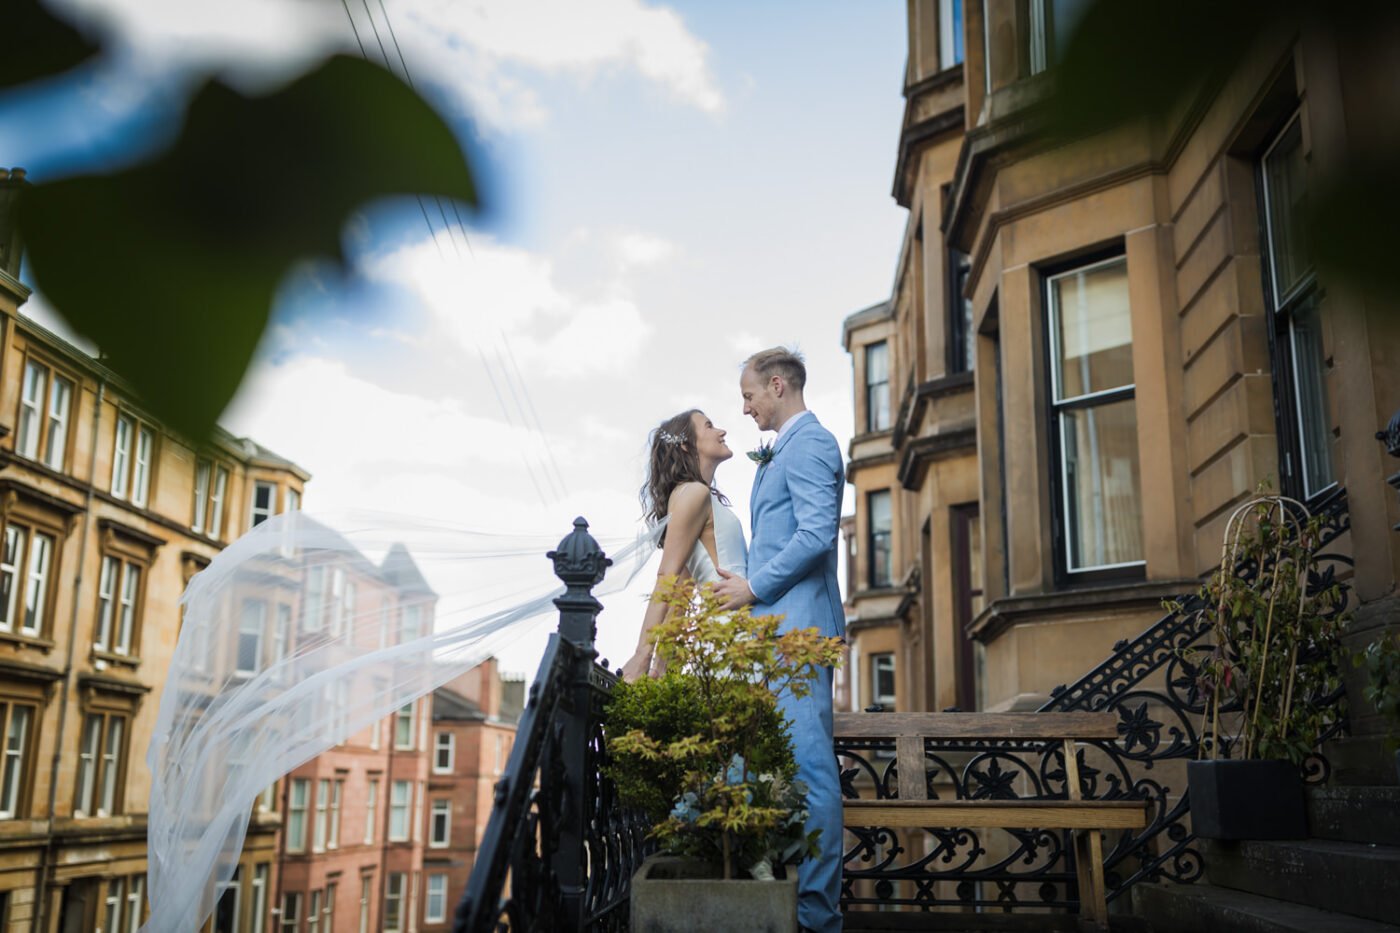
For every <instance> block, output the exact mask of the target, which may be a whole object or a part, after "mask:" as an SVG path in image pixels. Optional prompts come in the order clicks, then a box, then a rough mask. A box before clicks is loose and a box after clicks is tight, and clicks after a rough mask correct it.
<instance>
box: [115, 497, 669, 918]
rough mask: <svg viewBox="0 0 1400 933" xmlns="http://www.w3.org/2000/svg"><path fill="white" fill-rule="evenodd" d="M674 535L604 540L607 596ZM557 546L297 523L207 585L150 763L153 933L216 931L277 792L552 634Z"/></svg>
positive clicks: (402, 525) (435, 529)
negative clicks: (548, 628)
mask: <svg viewBox="0 0 1400 933" xmlns="http://www.w3.org/2000/svg"><path fill="white" fill-rule="evenodd" d="M662 527H663V526H661V525H658V526H657V527H655V528H651V529H648V530H646V531H644V532H641V533H634V534H632V535H630V536H625V537H614V538H603V537H599V538H598V540H599V543H600V544H601V545H602V546H603V548H604V550H605V551H607V552H608V554H609V556H610V557H611V558H612V560H613V567H612V569H611V570H610V571H609V573H608V576H607V577H606V578H605V579H604V582H603V583H602V584H601V585H599V586H598V587H597V588H596V589H595V591H594V592H595V593H596V594H598V595H606V594H607V593H615V592H617V591H619V590H621V589H623V588H624V587H626V586H627V584H628V583H630V582H631V581H632V580H633V579H634V578H635V577H636V576H637V574H638V573H639V572H640V571H641V569H642V567H643V566H644V565H645V564H646V562H647V560H648V559H649V558H650V557H651V556H652V555H653V554H655V553H656V541H657V537H658V535H659V533H660V531H661V528H662ZM557 542H558V537H557V536H554V537H552V538H551V537H548V536H538V537H530V536H523V535H494V534H483V533H480V532H470V531H465V530H462V529H460V528H456V527H453V526H451V525H449V524H447V523H445V522H432V521H418V522H411V521H406V520H404V519H402V518H394V517H389V516H384V515H375V514H372V513H362V514H356V515H349V516H338V517H336V518H334V519H330V518H324V517H323V518H316V517H313V516H311V515H309V514H308V513H306V512H289V513H286V514H283V515H279V516H276V517H274V518H272V519H270V520H268V521H265V522H263V523H262V524H260V525H258V526H257V527H256V528H254V529H253V530H252V531H251V532H249V533H248V534H247V535H244V536H243V537H242V538H240V539H238V540H237V541H235V542H233V543H232V544H231V545H229V547H228V548H227V549H225V550H224V551H223V552H221V553H220V554H219V555H218V556H217V557H215V558H214V559H213V561H212V562H211V563H210V564H209V566H208V567H207V568H205V569H204V570H202V571H201V572H200V573H198V574H196V575H195V577H194V578H193V579H192V580H191V581H190V585H189V587H188V589H187V590H186V592H185V596H184V599H183V600H182V608H183V613H184V616H183V622H182V624H181V629H180V636H179V640H178V642H177V644H176V647H175V652H174V657H173V660H172V663H171V666H170V671H169V674H168V676H167V679H166V683H165V688H164V692H163V693H162V695H161V699H160V708H159V712H158V716H157V722H156V729H155V733H154V736H153V738H152V740H151V745H150V750H149V752H148V753H147V759H146V760H147V763H148V764H149V766H150V770H151V797H150V814H149V824H148V839H149V858H148V869H147V872H148V890H149V892H150V899H151V907H152V912H151V916H150V919H149V920H148V921H147V923H146V924H145V926H143V927H142V931H143V933H147V931H148V933H186V931H188V930H192V929H198V928H199V927H200V926H201V925H202V924H203V922H204V920H205V918H207V917H208V916H209V915H210V913H211V912H212V911H213V909H214V905H215V900H216V896H217V892H218V891H219V889H220V885H221V884H223V883H224V882H227V881H228V880H229V879H230V878H231V877H232V876H233V872H234V870H235V868H236V866H237V865H238V859H239V853H240V852H241V850H242V847H243V840H244V836H245V833H246V831H247V826H248V820H249V817H250V815H251V812H252V809H253V806H254V803H255V801H256V798H257V797H258V795H259V794H260V793H262V792H263V791H264V790H265V789H266V788H267V787H269V786H270V785H271V784H273V783H274V782H275V781H277V780H278V779H279V778H281V777H282V776H283V775H284V774H286V773H287V772H288V771H290V770H291V769H293V768H295V767H297V766H298V765H300V764H302V763H304V762H306V761H309V760H310V759H312V758H314V757H315V756H316V755H318V754H320V753H321V752H324V751H326V750H327V749H329V748H331V747H333V746H334V745H337V744H339V743H341V742H344V741H345V740H346V739H347V738H348V737H349V736H351V735H352V734H354V733H356V732H359V731H360V730H363V729H367V728H369V727H370V726H371V725H372V724H374V723H377V722H378V721H380V720H382V719H384V718H385V717H387V716H388V715H390V714H391V713H393V712H394V711H395V710H398V709H400V708H402V707H403V706H404V705H406V704H408V703H410V702H412V701H413V700H414V699H416V698H418V697H421V696H424V695H426V694H427V693H429V692H431V691H432V690H434V689H435V688H437V687H439V686H441V685H442V684H444V683H446V682H447V681H449V680H451V679H452V678H454V677H456V676H458V675H459V674H461V673H463V672H465V671H467V670H469V669H470V668H471V667H473V666H474V665H476V664H477V663H479V662H480V661H481V660H482V659H483V658H485V657H487V656H488V655H491V654H493V653H496V652H498V651H499V650H500V649H501V648H502V647H504V646H507V645H509V644H511V643H513V642H517V641H518V640H519V639H521V638H523V637H526V636H527V635H528V633H529V632H530V631H531V630H532V629H535V628H538V627H539V626H541V625H543V624H544V623H545V621H546V620H548V619H549V618H550V616H551V612H552V610H553V606H552V600H553V599H554V598H555V597H556V596H558V595H560V594H561V593H562V592H563V587H561V586H558V585H557V581H555V579H554V577H553V574H552V573H551V572H550V569H549V566H548V563H547V562H546V561H545V560H543V555H544V554H545V552H546V551H548V550H549V549H550V547H551V545H553V544H555V543H557Z"/></svg>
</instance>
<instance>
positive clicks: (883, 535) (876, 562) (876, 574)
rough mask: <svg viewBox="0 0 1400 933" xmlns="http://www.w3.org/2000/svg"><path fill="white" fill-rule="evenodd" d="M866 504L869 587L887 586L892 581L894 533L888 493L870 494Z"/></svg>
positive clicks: (879, 491) (877, 492) (885, 491)
mask: <svg viewBox="0 0 1400 933" xmlns="http://www.w3.org/2000/svg"><path fill="white" fill-rule="evenodd" d="M867 502H868V504H869V510H868V511H869V513H870V532H869V534H870V544H869V546H868V547H867V548H866V553H867V554H869V555H870V586H871V587H881V586H889V585H890V583H891V582H892V579H893V570H892V566H893V560H892V555H891V553H890V541H891V538H892V537H893V531H894V518H893V512H892V507H891V502H890V491H889V490H888V489H881V490H877V491H876V492H872V493H870V494H869V497H868V499H867Z"/></svg>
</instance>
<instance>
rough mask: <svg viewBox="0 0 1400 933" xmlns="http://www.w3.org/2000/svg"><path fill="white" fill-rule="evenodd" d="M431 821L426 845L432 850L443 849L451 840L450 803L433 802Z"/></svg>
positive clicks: (446, 801) (442, 801)
mask: <svg viewBox="0 0 1400 933" xmlns="http://www.w3.org/2000/svg"><path fill="white" fill-rule="evenodd" d="M432 820H433V821H432V826H431V828H430V829H429V830H428V845H429V846H431V847H432V848H434V849H445V848H447V847H448V846H449V845H450V844H451V840H452V801H450V800H434V801H433V818H432Z"/></svg>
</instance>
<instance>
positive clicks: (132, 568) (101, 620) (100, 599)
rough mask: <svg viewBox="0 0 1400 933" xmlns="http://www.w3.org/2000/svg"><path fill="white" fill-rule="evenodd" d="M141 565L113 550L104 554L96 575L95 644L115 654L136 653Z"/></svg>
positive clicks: (102, 649) (96, 648)
mask: <svg viewBox="0 0 1400 933" xmlns="http://www.w3.org/2000/svg"><path fill="white" fill-rule="evenodd" d="M140 596H141V566H140V565H139V564H136V563H133V562H131V561H129V560H123V559H122V558H120V557H116V556H114V555H111V554H104V555H102V569H101V570H100V571H99V572H98V576H97V626H96V631H95V632H94V634H93V640H92V646H93V648H94V649H95V650H97V651H106V652H110V653H112V654H122V655H130V654H133V653H134V651H133V645H134V643H135V635H136V615H137V607H138V606H139V605H140Z"/></svg>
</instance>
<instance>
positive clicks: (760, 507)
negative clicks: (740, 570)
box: [749, 412, 846, 637]
mask: <svg viewBox="0 0 1400 933" xmlns="http://www.w3.org/2000/svg"><path fill="white" fill-rule="evenodd" d="M845 489H846V470H845V467H844V465H843V464H842V461H841V448H840V446H839V445H838V444H837V443H836V438H835V437H833V436H832V434H831V432H830V431H828V430H827V429H826V428H824V427H822V426H821V424H820V423H819V422H818V421H817V416H816V415H813V414H812V413H811V412H807V413H805V414H803V415H802V416H801V418H800V419H799V420H798V421H797V422H796V423H794V424H793V426H792V427H791V428H789V429H788V432H787V433H786V434H784V435H783V436H782V438H781V439H780V440H778V441H777V443H776V444H774V447H773V457H772V459H771V460H769V461H768V462H767V463H765V464H761V465H760V466H759V468H758V475H757V476H755V477H754V481H753V496H752V499H751V503H750V509H751V512H750V516H749V517H750V527H751V528H752V529H753V541H752V542H751V543H750V545H749V587H750V589H752V590H753V594H754V597H755V598H756V603H755V605H754V607H753V612H754V614H755V615H776V614H782V615H784V616H786V618H785V619H784V621H783V623H782V626H781V630H782V631H787V630H788V629H791V628H810V627H816V628H817V629H818V630H819V631H820V632H821V633H822V634H823V635H827V636H831V637H840V636H844V635H845V634H846V614H845V612H844V611H843V610H842V608H841V591H840V589H839V588H838V587H837V584H836V541H837V535H838V534H839V526H840V522H841V497H842V495H843V493H844V492H845Z"/></svg>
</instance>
